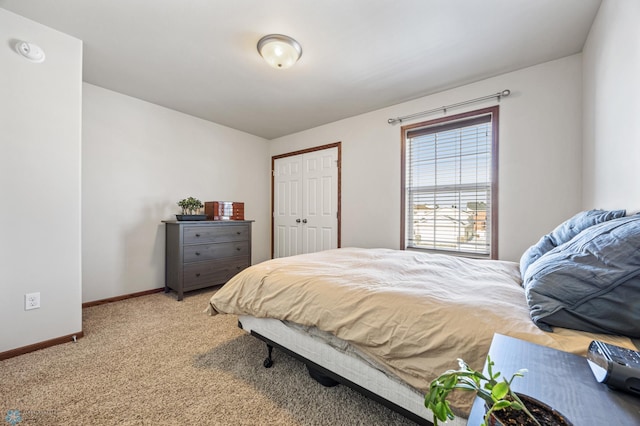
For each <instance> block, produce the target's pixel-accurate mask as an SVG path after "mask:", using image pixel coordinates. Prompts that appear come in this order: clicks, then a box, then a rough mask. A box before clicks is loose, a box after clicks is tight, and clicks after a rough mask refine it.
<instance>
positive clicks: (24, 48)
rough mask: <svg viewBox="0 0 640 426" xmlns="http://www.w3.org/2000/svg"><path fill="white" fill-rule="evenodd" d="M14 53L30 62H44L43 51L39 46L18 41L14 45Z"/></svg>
mask: <svg viewBox="0 0 640 426" xmlns="http://www.w3.org/2000/svg"><path fill="white" fill-rule="evenodd" d="M15 48H16V52H18V53H19V54H20V55H21V56H23V57H24V58H26V59H28V60H30V61H31V62H36V63H40V62H44V58H45V55H44V51H43V50H42V49H40V47H39V46H37V45H35V44H33V43H29V42H27V41H18V42H17V43H16V45H15Z"/></svg>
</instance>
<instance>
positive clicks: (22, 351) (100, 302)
mask: <svg viewBox="0 0 640 426" xmlns="http://www.w3.org/2000/svg"><path fill="white" fill-rule="evenodd" d="M163 290H164V287H161V288H154V289H152V290H145V291H140V292H137V293H131V294H124V295H122V296H116V297H110V298H108V299H102V300H95V301H93V302H86V303H83V304H82V308H83V309H84V308H88V307H90V306H97V305H104V304H105V303H111V302H117V301H119V300H125V299H132V298H134V297H140V296H146V295H148V294H153V293H160V292H161V291H163ZM83 336H84V332H82V331H79V332H78V333H73V334H68V335H66V336H61V337H56V338H55V339H50V340H45V341H44V342H38V343H34V344H33V345H28V346H23V347H21V348H16V349H11V350H10V351H6V352H0V361H2V360H5V359H8V358H13V357H15V356H18V355H23V354H26V353H29V352H33V351H37V350H40V349H44V348H48V347H50V346H55V345H59V344H61V343H68V342H73V341H75V340H77V339H79V338H81V337H83Z"/></svg>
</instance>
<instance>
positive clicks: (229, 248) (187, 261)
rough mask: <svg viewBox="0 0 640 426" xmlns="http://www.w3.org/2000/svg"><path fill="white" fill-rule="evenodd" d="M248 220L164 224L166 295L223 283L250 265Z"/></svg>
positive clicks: (169, 222)
mask: <svg viewBox="0 0 640 426" xmlns="http://www.w3.org/2000/svg"><path fill="white" fill-rule="evenodd" d="M252 222H253V221H251V220H228V221H193V222H191V221H176V220H167V221H163V223H164V224H165V227H166V251H165V287H164V290H165V292H169V291H170V290H175V291H176V292H177V293H178V300H182V298H183V297H184V293H185V292H187V291H191V290H197V289H200V288H205V287H211V286H214V285H220V284H224V283H226V282H227V281H228V280H229V279H230V278H231V277H233V276H234V275H235V274H237V273H238V272H240V271H242V270H243V269H245V268H246V267H248V266H249V265H251V223H252Z"/></svg>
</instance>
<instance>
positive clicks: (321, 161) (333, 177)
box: [273, 147, 338, 258]
mask: <svg viewBox="0 0 640 426" xmlns="http://www.w3.org/2000/svg"><path fill="white" fill-rule="evenodd" d="M273 245H274V247H273V257H274V258H277V257H285V256H292V255H296V254H303V253H312V252H316V251H321V250H328V249H333V248H337V247H338V148H337V147H332V148H327V149H322V150H318V151H311V152H305V153H302V154H298V155H291V156H284V157H280V158H276V159H274V180H273Z"/></svg>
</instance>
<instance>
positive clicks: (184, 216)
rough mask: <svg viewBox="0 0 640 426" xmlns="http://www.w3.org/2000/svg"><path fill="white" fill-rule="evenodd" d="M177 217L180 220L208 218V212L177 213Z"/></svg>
mask: <svg viewBox="0 0 640 426" xmlns="http://www.w3.org/2000/svg"><path fill="white" fill-rule="evenodd" d="M176 219H177V220H180V221H185V220H207V215H206V214H177V215H176Z"/></svg>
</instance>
